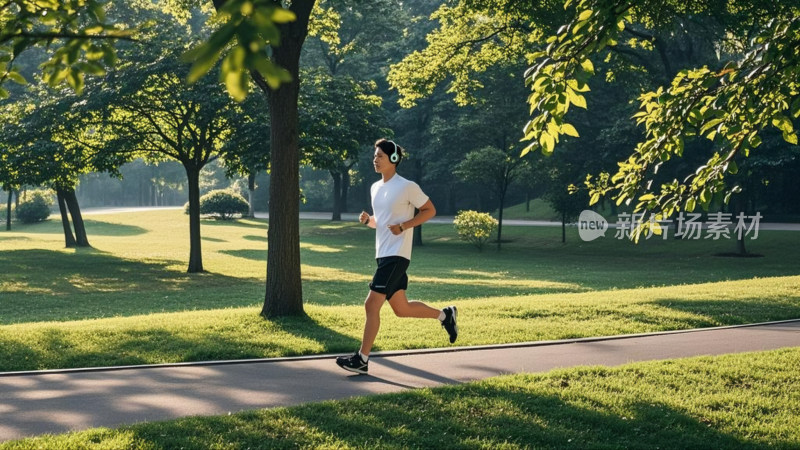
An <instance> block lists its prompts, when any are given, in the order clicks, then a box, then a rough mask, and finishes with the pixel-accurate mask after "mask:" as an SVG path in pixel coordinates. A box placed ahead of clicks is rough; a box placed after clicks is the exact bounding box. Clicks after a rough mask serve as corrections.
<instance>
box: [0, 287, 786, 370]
mask: <svg viewBox="0 0 800 450" xmlns="http://www.w3.org/2000/svg"><path fill="white" fill-rule="evenodd" d="M434 305H436V306H440V307H441V306H444V304H434ZM458 306H459V312H460V314H459V328H460V331H461V334H460V336H459V340H458V342H457V345H459V346H470V345H486V344H503V343H515V342H528V341H540V340H557V339H567V338H580V337H596V336H612V335H620V334H633V333H644V332H656V331H667V330H681V329H690V328H704V327H712V326H721V325H738V324H746V323H756V322H767V321H775V320H787V319H796V318H798V317H800V276H789V277H771V278H754V279H750V280H738V281H726V282H716V283H703V284H696V285H683V286H666V287H657V288H639V289H626V290H609V291H594V292H584V293H572V294H547V295H534V296H520V297H493V298H484V299H473V300H464V301H460V302H459V303H458ZM362 308H363V307H361V306H315V305H307V306H306V311H307V313H308V314H309V316H308V317H300V318H284V319H279V320H271V321H267V320H264V319H263V318H261V317H260V316H259V315H258V309H257V308H253V307H249V308H228V309H221V310H203V311H188V312H180V313H161V314H149V315H143V316H133V317H120V318H108V319H93V320H81V321H73V322H41V323H27V324H16V325H6V326H0V371H20V370H43V369H62V368H76V367H100V366H118V365H138V364H158V363H172V362H187V361H208V360H230V359H248V358H268V357H279V356H296V355H309V354H322V353H345V352H351V351H353V350H354V349H356V348H357V347H358V344H359V342H360V338H361V331H362V327H363V310H362ZM447 345H448V344H447V340H446V334H445V333H444V331H443V330H442V329H441V327H440V326H438V324H436V323H435V322H433V321H422V320H406V319H400V318H397V317H394V315H393V314H392V313H391V309H390V308H384V310H383V317H382V325H381V333H380V335H379V338H378V341H377V342H376V347H375V350H403V349H418V348H429V347H445V346H447Z"/></svg>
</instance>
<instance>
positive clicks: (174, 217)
mask: <svg viewBox="0 0 800 450" xmlns="http://www.w3.org/2000/svg"><path fill="white" fill-rule="evenodd" d="M87 218H88V219H89V220H90V223H89V226H88V228H89V231H90V239H91V242H92V243H93V245H94V248H92V249H82V250H66V249H63V248H62V247H63V243H62V241H61V239H62V236H61V234H60V229H59V227H60V224H59V223H57V222H54V221H50V222H48V223H43V224H38V225H33V226H28V227H21V226H18V227H17V228H16V229H15V230H14V231H12V232H5V233H0V246H1V248H2V251H1V252H0V267H3V269H4V270H3V272H4V274H3V277H2V281H0V293H2V297H0V302H2V311H3V312H2V315H0V371H14V370H38V369H56V368H66V367H83V366H107V365H118V364H141V363H163V362H177V361H198V360H209V359H232V358H254V357H272V356H286V355H300V354H314V353H332V352H337V353H338V352H349V351H352V350H353V349H354V348H356V347H357V346H358V342H359V340H360V333H361V326H362V320H363V312H362V307H361V303H362V302H363V297H364V294H365V292H366V284H367V282H368V281H369V278H370V274H371V273H372V271H373V270H374V261H373V260H372V258H373V256H374V255H373V251H374V250H373V241H372V239H373V234H372V233H373V232H372V231H371V230H367V229H365V228H364V227H361V226H359V225H358V224H350V223H331V222H319V221H304V222H302V229H301V240H302V244H301V245H302V257H303V282H304V292H305V296H306V312H307V313H308V317H304V318H286V319H280V320H271V321H267V320H264V319H262V318H261V317H260V316H259V315H258V313H259V307H260V304H261V303H262V301H263V300H262V299H263V289H264V287H263V279H264V271H265V270H266V267H265V266H266V263H265V260H266V249H265V247H266V238H265V235H266V223H265V222H264V221H259V220H239V221H235V222H216V221H204V223H203V236H204V240H203V251H204V258H205V267H206V270H208V271H209V272H207V273H203V274H193V275H190V274H186V273H185V258H186V257H187V256H188V238H187V236H186V234H187V233H186V228H187V227H186V224H187V219H186V216H185V215H183V214H182V213H181V212H180V211H174V210H172V211H150V212H143V213H136V214H131V213H127V214H115V215H96V216H88V217H87ZM508 230H509V231H508V234H509V236H510V238H511V239H512V242H511V243H509V244H505V247H504V248H503V250H502V251H500V252H498V251H496V250H494V249H485V250H484V251H483V252H478V251H477V249H475V248H473V247H471V246H469V245H467V244H465V243H462V242H459V241H458V240H457V239H456V238H455V235H454V233H453V231H452V228H451V227H450V226H445V225H426V226H425V227H424V237H425V242H426V243H425V245H424V246H423V247H420V248H418V249H416V250H415V254H414V262H413V263H412V268H411V271H410V276H411V287H410V289H409V296H410V297H411V298H416V299H422V300H425V301H426V302H430V303H431V304H433V305H436V306H444V305H447V304H451V303H455V304H457V305H458V306H459V308H460V312H461V314H460V328H461V330H462V334H461V336H460V337H459V341H458V345H477V344H493V343H508V342H520V341H534V340H546V339H561V338H572V337H589V336H598V335H614V334H622V333H637V332H645V331H662V330H671V329H686V328H695V327H705V326H715V325H731V324H741V323H748V322H760V321H768V320H781V319H793V318H798V317H800V274H799V273H798V271H799V269H798V267H800V264H798V262H800V261H799V260H800V255H798V253H797V252H792V251H787V249H791V248H796V247H797V243H798V242H800V233H795V232H762V233H761V235H760V237H759V239H758V240H756V241H750V242H749V243H748V246H749V247H750V250H751V251H754V252H758V253H760V254H762V255H764V256H763V257H761V258H724V257H718V256H714V254H715V253H719V252H724V251H728V250H730V248H731V247H732V246H733V242H731V241H728V242H723V241H711V240H704V241H674V240H667V241H664V240H661V239H653V240H649V241H644V242H642V243H641V244H639V245H638V246H637V245H633V244H631V243H629V242H627V241H621V240H616V239H613V238H611V237H609V238H608V239H606V240H603V239H599V240H597V241H593V242H589V243H585V242H581V241H580V240H579V239H578V238H577V236H575V234H576V233H573V235H571V236H570V238H569V239H570V241H569V242H568V243H567V244H561V242H560V231H559V230H553V229H550V228H530V227H509V228H508ZM573 231H574V230H573ZM445 345H447V341H446V339H445V334H444V332H443V331H442V330H441V328H440V327H438V326H437V324H436V323H435V322H433V323H431V322H430V321H418V320H404V319H398V318H395V317H394V316H393V315H392V314H391V311H390V308H385V309H384V319H383V326H382V330H381V334H380V335H379V339H378V341H377V343H376V346H377V348H376V349H381V350H393V349H405V348H423V347H439V346H445Z"/></svg>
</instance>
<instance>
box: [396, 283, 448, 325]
mask: <svg viewBox="0 0 800 450" xmlns="http://www.w3.org/2000/svg"><path fill="white" fill-rule="evenodd" d="M389 306H391V307H392V310H393V311H394V314H395V315H396V316H397V317H415V318H418V319H438V318H439V315H440V314H441V313H442V310H441V309H436V308H431V307H430V306H428V305H426V304H425V303H422V302H419V301H416V300H413V301H408V297H406V291H405V290H399V291H397V292H395V293H394V294H392V298H390V299H389Z"/></svg>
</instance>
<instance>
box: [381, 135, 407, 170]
mask: <svg viewBox="0 0 800 450" xmlns="http://www.w3.org/2000/svg"><path fill="white" fill-rule="evenodd" d="M375 147H377V148H379V149H381V151H382V152H383V153H386V155H387V156H389V157H391V156H392V153H394V152H395V151H397V156H398V157H399V159H398V160H397V162H396V163H392V164H394V165H395V167H397V166H399V165H400V162H401V161H403V152H404V151H405V150H404V149H403V147H400V146H399V145H397V144H396V143H395V142H394V141H390V140H389V139H385V138H380V139H378V140H377V141H375ZM390 161H391V160H390Z"/></svg>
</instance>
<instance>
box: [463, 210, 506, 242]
mask: <svg viewBox="0 0 800 450" xmlns="http://www.w3.org/2000/svg"><path fill="white" fill-rule="evenodd" d="M453 224H454V225H455V228H456V232H457V233H458V236H459V237H460V238H461V239H463V240H465V241H467V242H471V243H473V244H475V246H476V247H478V250H483V244H485V243H486V241H487V240H489V237H490V236H491V235H492V232H494V230H495V228H497V219H495V218H494V217H492V216H490V215H489V214H488V213H479V212H477V211H459V212H458V214H456V218H455V220H454V221H453Z"/></svg>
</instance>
